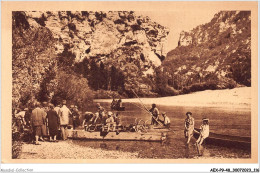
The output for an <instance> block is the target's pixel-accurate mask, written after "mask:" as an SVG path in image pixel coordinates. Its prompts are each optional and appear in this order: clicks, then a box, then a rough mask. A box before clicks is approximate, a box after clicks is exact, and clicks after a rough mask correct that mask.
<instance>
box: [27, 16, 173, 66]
mask: <svg viewBox="0 0 260 173" xmlns="http://www.w3.org/2000/svg"><path fill="white" fill-rule="evenodd" d="M26 16H27V18H28V20H30V21H31V22H30V25H31V24H32V25H34V24H35V23H37V22H36V21H37V20H39V19H41V18H43V17H44V19H45V22H44V23H45V27H46V28H48V29H49V30H50V31H51V32H52V33H53V36H54V38H55V39H56V40H57V43H56V47H57V49H56V51H57V53H60V52H61V51H62V46H61V45H64V44H69V45H70V48H71V49H70V51H72V53H74V54H75V55H76V58H75V61H76V62H81V61H83V59H85V58H88V59H89V58H91V57H96V56H100V55H102V56H111V53H112V52H113V51H115V50H116V49H120V48H122V47H134V46H138V47H140V48H142V49H143V50H144V51H145V52H146V61H151V62H152V64H153V65H155V66H159V65H160V64H161V62H160V56H163V57H165V56H166V51H165V50H164V44H165V42H166V38H167V35H168V33H169V29H168V28H166V27H163V26H161V25H159V24H157V23H155V22H152V21H151V20H150V19H149V18H148V17H143V18H142V17H140V16H136V15H135V13H134V12H128V11H119V12H118V11H113V12H111V11H110V12H93V11H81V12H79V11H60V12H49V11H47V12H26ZM33 21H34V22H33ZM89 48H90V51H88V53H86V50H87V49H89ZM155 53H156V54H155ZM136 56H140V55H136ZM113 58H117V57H114V56H113ZM136 58H137V57H136Z"/></svg>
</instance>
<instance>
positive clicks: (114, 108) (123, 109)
mask: <svg viewBox="0 0 260 173" xmlns="http://www.w3.org/2000/svg"><path fill="white" fill-rule="evenodd" d="M111 109H112V110H116V111H125V107H124V106H122V107H112V106H111Z"/></svg>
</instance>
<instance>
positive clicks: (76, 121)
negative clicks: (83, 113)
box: [72, 106, 80, 130]
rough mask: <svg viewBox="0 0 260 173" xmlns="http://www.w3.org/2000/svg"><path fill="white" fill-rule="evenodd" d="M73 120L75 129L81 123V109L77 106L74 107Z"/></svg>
mask: <svg viewBox="0 0 260 173" xmlns="http://www.w3.org/2000/svg"><path fill="white" fill-rule="evenodd" d="M72 121H73V130H75V129H76V127H78V126H79V125H80V122H79V110H78V107H77V106H74V107H73V108H72Z"/></svg>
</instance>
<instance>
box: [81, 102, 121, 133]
mask: <svg viewBox="0 0 260 173" xmlns="http://www.w3.org/2000/svg"><path fill="white" fill-rule="evenodd" d="M96 124H102V125H107V126H108V127H111V126H113V128H114V127H115V126H120V125H121V119H120V116H119V113H118V112H117V113H113V112H111V111H108V112H106V111H105V109H104V108H103V107H102V106H101V105H100V103H97V112H96V113H92V112H85V115H84V120H83V123H82V126H84V127H87V128H88V127H90V126H91V125H96ZM112 131H113V130H112Z"/></svg>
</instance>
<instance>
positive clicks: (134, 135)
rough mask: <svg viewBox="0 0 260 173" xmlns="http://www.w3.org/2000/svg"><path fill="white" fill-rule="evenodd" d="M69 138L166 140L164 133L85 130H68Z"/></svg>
mask: <svg viewBox="0 0 260 173" xmlns="http://www.w3.org/2000/svg"><path fill="white" fill-rule="evenodd" d="M67 133H68V138H71V139H85V140H115V141H149V142H161V141H163V140H164V138H163V137H162V132H147V133H142V132H120V133H116V132H104V133H101V132H88V131H84V130H68V131H67Z"/></svg>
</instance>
